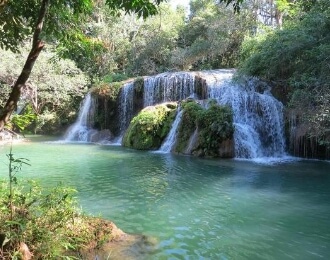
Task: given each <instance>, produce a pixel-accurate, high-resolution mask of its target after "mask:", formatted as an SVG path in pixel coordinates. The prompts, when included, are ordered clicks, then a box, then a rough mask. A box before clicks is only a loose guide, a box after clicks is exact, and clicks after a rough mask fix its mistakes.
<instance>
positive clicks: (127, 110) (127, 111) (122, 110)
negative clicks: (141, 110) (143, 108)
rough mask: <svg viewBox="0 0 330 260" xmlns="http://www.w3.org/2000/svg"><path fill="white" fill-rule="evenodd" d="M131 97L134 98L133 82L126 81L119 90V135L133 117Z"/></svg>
mask: <svg viewBox="0 0 330 260" xmlns="http://www.w3.org/2000/svg"><path fill="white" fill-rule="evenodd" d="M133 98H134V83H133V82H129V83H126V84H125V85H124V86H123V87H122V89H121V92H120V97H119V99H120V104H119V124H120V129H119V130H120V135H121V136H122V135H123V134H124V132H125V130H126V129H127V127H128V126H129V123H130V122H131V119H132V118H133V101H134V100H133Z"/></svg>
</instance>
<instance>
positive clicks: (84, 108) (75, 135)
mask: <svg viewBox="0 0 330 260" xmlns="http://www.w3.org/2000/svg"><path fill="white" fill-rule="evenodd" d="M95 103H96V102H95V100H94V99H93V98H92V96H91V94H90V93H88V94H87V95H86V97H85V99H84V100H83V102H82V105H81V107H80V110H79V116H78V119H77V121H76V122H75V123H74V124H73V125H72V126H70V128H69V129H68V130H67V132H66V133H65V136H64V140H65V141H80V142H89V140H90V137H91V135H92V134H93V133H95V132H96V130H94V129H93V128H92V125H93V123H94V112H95Z"/></svg>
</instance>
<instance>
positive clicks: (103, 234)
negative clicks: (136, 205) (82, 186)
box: [0, 151, 112, 259]
mask: <svg viewBox="0 0 330 260" xmlns="http://www.w3.org/2000/svg"><path fill="white" fill-rule="evenodd" d="M8 159H9V181H3V180H0V257H1V258H3V259H25V258H24V256H23V254H24V253H28V254H32V255H33V259H60V258H65V259H75V258H74V255H77V256H78V255H79V254H76V252H79V251H80V250H83V249H85V248H86V247H87V246H88V248H89V249H93V248H96V247H98V246H101V245H102V243H104V242H106V241H109V240H110V239H111V236H112V235H111V229H110V227H109V223H105V221H102V220H98V219H94V218H90V217H86V216H84V215H81V213H80V211H79V210H78V207H77V200H76V198H75V197H74V196H75V194H76V191H75V190H74V189H72V188H68V187H64V186H62V185H61V184H60V185H58V186H56V187H55V188H52V189H51V190H49V191H44V190H42V189H41V188H40V186H39V185H38V184H37V183H35V182H33V181H28V182H24V183H23V184H20V183H19V182H18V180H17V176H16V175H17V174H18V173H19V172H20V171H21V170H22V166H23V165H26V164H28V163H27V159H25V158H14V155H13V154H12V152H11V151H10V153H9V154H8ZM91 242H93V246H90V243H91ZM27 251H28V252H27Z"/></svg>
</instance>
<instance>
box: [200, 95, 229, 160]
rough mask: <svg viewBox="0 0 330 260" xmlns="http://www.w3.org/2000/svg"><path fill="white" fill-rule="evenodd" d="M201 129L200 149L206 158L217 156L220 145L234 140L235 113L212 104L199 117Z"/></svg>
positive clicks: (225, 107)
mask: <svg viewBox="0 0 330 260" xmlns="http://www.w3.org/2000/svg"><path fill="white" fill-rule="evenodd" d="M197 125H198V129H199V135H198V136H199V139H198V141H199V147H198V148H199V149H201V150H203V151H204V155H206V156H217V154H218V150H219V145H220V144H221V143H222V142H223V141H225V140H228V139H232V138H233V134H234V127H233V112H232V110H231V109H230V108H229V107H227V106H219V105H218V104H217V103H216V102H213V103H212V102H210V103H209V108H208V109H206V110H203V111H201V113H199V115H198V117H197Z"/></svg>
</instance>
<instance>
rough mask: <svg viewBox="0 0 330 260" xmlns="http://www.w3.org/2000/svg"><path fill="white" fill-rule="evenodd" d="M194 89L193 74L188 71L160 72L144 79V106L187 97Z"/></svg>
mask: <svg viewBox="0 0 330 260" xmlns="http://www.w3.org/2000/svg"><path fill="white" fill-rule="evenodd" d="M194 91H195V75H194V73H190V72H174V73H162V74H159V75H157V76H154V77H149V78H146V79H145V80H144V96H143V98H144V103H143V104H144V107H147V106H152V105H155V104H159V103H163V102H169V101H178V100H183V99H185V98H188V97H189V96H191V95H192V94H194Z"/></svg>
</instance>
